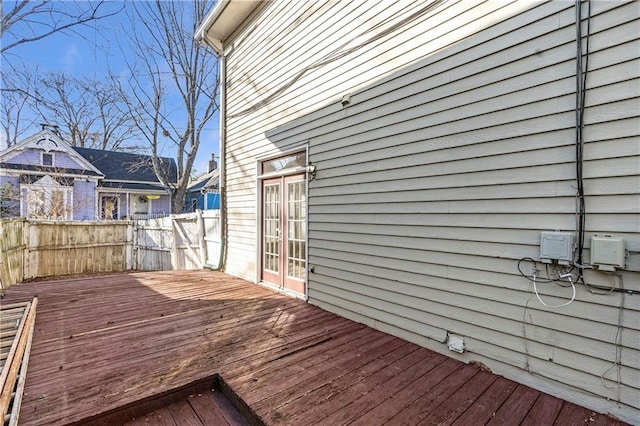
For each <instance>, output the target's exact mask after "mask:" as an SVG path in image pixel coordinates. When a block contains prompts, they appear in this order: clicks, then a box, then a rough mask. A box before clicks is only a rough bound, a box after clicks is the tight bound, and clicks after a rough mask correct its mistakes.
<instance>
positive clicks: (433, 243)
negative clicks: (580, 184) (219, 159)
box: [225, 1, 640, 423]
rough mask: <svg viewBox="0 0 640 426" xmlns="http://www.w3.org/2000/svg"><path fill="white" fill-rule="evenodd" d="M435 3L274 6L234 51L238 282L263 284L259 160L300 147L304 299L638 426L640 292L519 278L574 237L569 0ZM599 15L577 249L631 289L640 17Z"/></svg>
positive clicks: (635, 267) (229, 162) (613, 5)
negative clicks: (600, 249)
mask: <svg viewBox="0 0 640 426" xmlns="http://www.w3.org/2000/svg"><path fill="white" fill-rule="evenodd" d="M426 4H427V3H426V2H423V3H420V2H416V3H412V7H406V3H404V2H398V3H389V2H348V3H340V2H292V3H286V2H280V1H275V2H271V3H269V4H266V5H264V6H263V8H262V10H261V11H260V12H259V13H257V14H256V16H255V18H254V20H253V21H251V23H250V27H249V28H251V31H244V32H243V31H240V32H238V33H237V34H236V35H235V38H234V40H228V41H227V44H228V45H231V44H232V43H233V49H232V50H230V51H229V52H227V55H226V56H227V102H228V107H227V135H226V137H227V146H226V150H227V156H226V164H225V165H226V191H227V212H228V222H227V228H228V235H227V242H228V247H227V250H228V255H227V259H228V261H227V265H226V268H227V269H226V271H227V272H228V273H231V274H233V275H237V276H240V277H243V278H245V279H249V280H252V281H255V280H257V279H258V273H257V265H256V260H255V259H256V258H257V251H258V247H257V240H258V236H257V234H256V228H257V226H256V225H257V223H258V217H259V215H258V210H257V202H256V200H257V187H258V186H257V185H258V183H257V177H256V164H257V160H258V159H259V158H263V157H265V156H269V155H275V154H277V153H278V152H285V151H287V150H289V149H291V148H293V147H297V146H304V145H308V149H309V160H310V161H311V162H312V163H314V164H315V165H316V166H317V176H316V179H315V180H313V181H312V182H310V184H309V198H308V200H309V217H308V219H309V263H310V266H313V268H314V273H311V274H310V275H309V282H308V287H309V294H308V297H309V302H310V303H312V304H316V305H318V306H321V307H323V308H325V309H327V310H330V311H333V312H336V313H339V314H341V315H343V316H345V317H348V318H351V319H354V320H357V321H361V322H363V323H366V324H368V325H370V326H372V327H376V328H379V329H381V330H383V331H386V332H389V333H392V334H395V335H398V336H401V337H403V338H406V339H408V340H411V341H414V342H417V343H420V344H422V345H424V346H426V347H429V348H431V349H434V350H436V351H440V352H443V353H447V354H450V355H451V356H455V357H457V358H459V359H461V360H464V361H472V360H476V361H480V362H482V363H484V364H486V365H487V366H489V367H490V368H491V369H493V370H494V372H496V373H498V374H503V375H506V376H508V377H511V378H514V379H516V380H518V381H520V382H523V383H526V384H529V385H532V386H534V387H537V388H540V389H543V390H545V391H548V392H550V393H553V394H556V395H559V396H561V397H563V398H565V399H568V400H571V401H574V402H577V403H580V404H582V405H586V406H590V407H592V408H594V409H597V410H598V411H603V412H610V413H612V414H613V415H615V416H617V417H620V418H622V419H625V420H627V421H630V422H632V423H634V422H635V421H637V420H638V419H639V418H640V403H639V401H640V390H639V386H640V366H639V362H638V360H639V359H640V349H639V347H638V342H639V341H640V330H639V328H640V324H639V322H638V315H639V311H640V298H639V297H638V296H637V295H633V296H631V295H626V296H625V294H624V293H619V292H614V293H611V294H605V295H601V294H592V293H590V292H589V291H588V290H587V288H586V287H585V286H582V285H579V286H578V287H577V294H576V299H575V301H573V302H572V303H571V304H569V305H567V306H565V307H562V308H557V309H553V308H547V307H545V306H543V305H542V304H541V303H540V302H539V301H538V299H537V298H536V297H535V295H533V293H532V283H531V282H530V281H528V280H527V279H525V278H524V277H522V276H521V275H520V274H519V272H518V261H519V260H520V259H523V258H527V257H530V258H533V259H537V260H539V258H540V256H539V253H540V233H541V232H542V231H554V230H562V231H568V232H573V231H574V230H575V226H576V216H575V205H576V197H575V193H576V190H575V186H576V180H575V177H576V174H575V173H576V172H575V139H576V136H575V125H576V124H575V123H576V113H575V102H576V100H575V99H576V96H575V90H576V79H575V73H576V62H575V56H576V42H575V37H576V29H575V25H574V20H575V9H574V3H572V2H549V3H542V4H539V3H533V2H514V3H505V2H485V3H480V2H458V3H444V4H442V5H439V6H438V7H436V8H435V9H434V10H432V11H430V12H426V13H424V14H420V13H417V12H418V11H419V10H420V8H422V7H425V5H426ZM584 7H585V10H584V11H583V16H586V6H584ZM591 8H592V10H591V15H592V18H591V36H590V39H589V53H590V54H589V74H588V79H587V88H588V90H587V95H586V110H585V123H586V125H585V129H584V140H585V145H584V160H585V161H584V176H585V181H584V184H585V192H586V211H587V216H586V235H587V250H586V251H585V253H586V259H587V261H588V259H589V242H588V238H589V237H590V236H592V235H594V234H609V235H614V236H616V237H620V238H624V239H625V242H626V248H627V250H629V256H628V257H627V258H626V269H624V270H622V271H619V274H617V275H610V274H606V273H602V272H595V271H591V270H587V272H586V277H585V281H586V282H587V283H589V284H593V285H600V286H605V287H606V286H611V285H612V284H616V285H624V286H625V288H627V289H632V290H636V291H637V290H640V256H639V255H638V254H639V251H640V215H639V213H640V212H639V205H640V194H639V188H640V171H639V164H640V144H639V143H638V140H639V131H638V128H639V125H638V123H639V121H638V120H639V115H640V114H639V110H638V104H639V102H638V101H639V99H638V98H639V97H640V93H639V89H638V88H639V87H640V85H639V84H638V83H639V79H638V75H639V73H638V69H639V66H640V61H639V59H638V55H637V52H638V50H639V48H640V43H639V41H638V37H637V27H638V23H639V22H640V16H639V14H640V11H639V8H638V7H637V3H623V2H605V1H602V2H601V1H593V2H591ZM396 23H398V25H396ZM583 30H584V31H586V22H583ZM301 46H304V48H301ZM347 94H348V95H350V98H349V105H348V106H347V107H343V106H342V105H341V99H342V98H343V96H344V95H347ZM525 263H526V262H525ZM526 268H528V271H527V272H529V273H530V270H531V269H532V268H531V265H530V264H529V265H527V266H526ZM539 290H540V292H541V297H543V298H544V300H547V302H549V303H550V304H554V305H557V304H561V303H562V302H564V301H567V300H568V299H569V298H570V297H571V289H567V288H562V287H560V286H557V285H555V284H548V283H547V284H539ZM448 333H453V334H456V335H460V336H463V337H464V340H465V345H466V353H464V354H461V355H456V354H454V353H452V352H449V351H448V350H447V347H446V344H445V343H444V342H445V340H446V339H447V335H448ZM618 373H619V377H618V376H617V374H618ZM618 382H619V384H618Z"/></svg>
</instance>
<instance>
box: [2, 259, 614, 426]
mask: <svg viewBox="0 0 640 426" xmlns="http://www.w3.org/2000/svg"><path fill="white" fill-rule="evenodd" d="M35 295H37V296H38V299H39V305H38V315H37V318H36V331H35V334H34V338H33V346H32V349H31V360H30V362H29V370H28V374H27V381H26V389H25V395H24V399H23V402H22V412H21V414H20V420H21V424H24V425H46V424H67V423H72V422H77V421H80V420H83V419H86V418H89V417H91V416H95V415H97V414H100V413H104V412H108V411H109V410H113V409H115V408H117V407H119V406H123V405H126V404H130V403H132V402H133V401H136V400H139V399H142V398H146V397H149V396H152V395H154V394H158V393H161V392H166V391H169V390H171V389H173V388H177V387H180V386H185V385H187V384H188V383H190V382H193V381H195V380H198V379H201V378H205V377H209V376H211V375H214V374H219V375H220V377H221V378H222V379H223V380H224V381H225V382H226V383H227V384H228V386H229V387H230V388H231V389H232V390H233V392H234V393H235V395H236V396H237V397H239V398H240V399H242V400H243V401H244V403H246V405H247V406H248V407H249V408H250V409H251V410H252V411H253V412H254V413H255V415H257V416H258V417H259V418H261V419H262V420H263V421H264V422H265V423H267V424H274V425H312V424H322V425H337V424H347V423H351V424H358V425H379V424H390V425H395V424H442V425H444V424H454V425H478V424H523V425H542V424H553V423H554V422H556V423H557V424H590V425H604V424H607V425H615V424H621V423H619V422H617V421H615V420H613V419H611V418H609V417H607V416H605V415H599V414H595V413H593V412H591V411H590V410H587V409H584V408H581V407H579V406H576V405H575V404H571V403H568V402H564V401H562V400H559V399H557V398H554V397H551V396H548V395H545V394H543V393H540V392H538V391H536V390H533V389H531V388H528V387H526V386H523V385H519V384H517V383H514V382H512V381H510V380H507V379H505V378H502V377H499V376H496V375H493V374H491V373H489V372H485V371H482V370H480V369H479V368H476V367H474V366H471V365H466V364H463V363H460V362H458V361H455V360H453V359H450V358H447V357H445V356H443V355H440V354H437V353H434V352H432V351H429V350H427V349H424V348H421V347H419V346H417V345H414V344H412V343H408V342H406V341H404V340H402V339H399V338H396V337H393V336H390V335H387V334H384V333H382V332H379V331H376V330H373V329H371V328H368V327H365V326H363V325H361V324H358V323H355V322H352V321H349V320H347V319H344V318H341V317H339V316H336V315H334V314H331V313H328V312H325V311H323V310H321V309H319V308H316V307H314V306H311V305H309V304H306V303H304V302H301V301H299V300H294V299H292V298H288V297H285V296H282V295H278V294H274V293H273V292H270V291H269V290H267V289H264V288H262V287H260V286H256V285H253V284H250V283H247V282H245V281H242V280H240V279H237V278H233V277H229V276H227V275H224V274H221V273H216V272H212V271H188V272H185V271H178V272H160V273H158V272H154V273H139V274H128V275H117V276H109V277H98V278H95V277H94V278H85V279H73V280H65V281H57V282H40V283H30V284H22V285H15V286H13V287H11V288H9V290H8V291H7V294H6V296H5V298H4V299H3V300H2V303H3V304H4V303H13V302H19V301H26V300H31V298H32V297H33V296H35ZM162 419H163V423H162V422H161V423H162V424H175V422H174V421H173V420H172V419H171V416H164V417H163V418H162ZM151 420H153V421H158V419H157V418H155V419H151ZM221 424H224V423H221Z"/></svg>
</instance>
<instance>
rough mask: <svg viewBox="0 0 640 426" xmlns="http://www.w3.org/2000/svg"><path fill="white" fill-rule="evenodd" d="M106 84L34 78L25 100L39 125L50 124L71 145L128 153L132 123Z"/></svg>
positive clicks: (61, 77)
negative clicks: (31, 89) (30, 106)
mask: <svg viewBox="0 0 640 426" xmlns="http://www.w3.org/2000/svg"><path fill="white" fill-rule="evenodd" d="M113 84H114V80H113V79H112V80H107V81H106V82H102V81H98V80H93V79H87V78H84V79H79V78H75V77H72V76H70V75H68V74H65V73H47V74H45V75H44V76H42V77H40V78H37V84H35V85H34V86H35V89H33V93H34V95H33V96H31V97H30V98H29V100H30V102H31V105H32V107H33V109H34V110H36V111H37V112H38V113H39V115H40V117H41V119H42V121H43V122H48V121H52V122H55V123H56V124H58V125H59V126H60V130H61V132H62V133H63V134H64V135H65V136H66V138H67V140H68V141H69V142H70V143H71V145H73V146H79V147H83V148H96V149H108V150H112V151H118V150H124V149H127V150H131V149H135V148H137V147H133V146H131V145H130V142H131V141H133V140H134V139H135V138H136V137H137V132H136V128H135V126H134V123H133V120H132V119H131V116H130V115H129V112H128V111H127V110H126V108H125V105H124V104H123V103H122V97H121V96H119V94H118V89H117V87H114V85H113Z"/></svg>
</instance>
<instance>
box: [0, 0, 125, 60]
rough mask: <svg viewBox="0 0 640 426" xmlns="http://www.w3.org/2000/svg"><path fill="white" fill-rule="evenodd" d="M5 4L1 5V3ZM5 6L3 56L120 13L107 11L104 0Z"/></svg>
mask: <svg viewBox="0 0 640 426" xmlns="http://www.w3.org/2000/svg"><path fill="white" fill-rule="evenodd" d="M0 3H2V2H0ZM6 4H7V3H6V2H4V3H2V8H1V11H0V21H1V23H0V24H1V26H0V38H2V40H3V41H4V42H3V43H2V47H0V53H2V54H4V53H6V52H8V51H10V50H11V49H13V48H15V47H17V46H20V45H22V44H25V43H31V42H34V41H38V40H42V39H44V38H46V37H49V36H51V35H53V34H56V33H59V32H65V31H73V29H74V28H75V27H78V26H81V25H86V24H88V23H90V22H92V21H96V20H98V19H102V18H106V17H108V16H113V15H115V14H117V13H118V12H119V11H120V10H122V7H120V9H119V10H117V11H111V12H107V11H106V10H105V9H106V7H107V6H106V5H107V4H109V2H105V1H103V0H101V1H98V2H92V1H72V2H61V1H54V0H39V1H30V0H17V1H13V2H10V3H9V6H6Z"/></svg>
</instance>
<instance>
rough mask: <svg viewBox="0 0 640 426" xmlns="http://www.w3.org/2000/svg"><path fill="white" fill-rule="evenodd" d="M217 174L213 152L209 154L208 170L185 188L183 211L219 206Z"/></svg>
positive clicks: (212, 208) (214, 208) (217, 207)
mask: <svg viewBox="0 0 640 426" xmlns="http://www.w3.org/2000/svg"><path fill="white" fill-rule="evenodd" d="M219 174H220V172H219V171H218V168H217V162H216V160H215V158H214V154H211V160H210V161H209V171H208V172H207V173H205V174H204V175H202V176H200V177H199V178H198V179H195V180H194V181H193V182H192V183H191V184H190V185H189V187H188V188H187V194H186V196H185V199H184V212H185V213H190V212H194V211H196V210H197V209H200V210H216V209H219V208H220V192H219V189H218V183H219Z"/></svg>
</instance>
